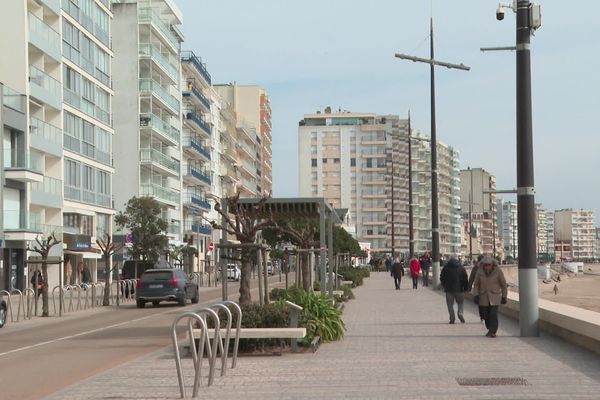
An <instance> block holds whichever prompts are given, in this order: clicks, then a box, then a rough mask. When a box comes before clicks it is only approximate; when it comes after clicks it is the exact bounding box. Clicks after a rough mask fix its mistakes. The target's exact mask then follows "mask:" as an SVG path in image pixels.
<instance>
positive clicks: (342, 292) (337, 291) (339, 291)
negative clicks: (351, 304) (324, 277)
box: [333, 290, 344, 296]
mask: <svg viewBox="0 0 600 400" xmlns="http://www.w3.org/2000/svg"><path fill="white" fill-rule="evenodd" d="M333 295H334V296H343V295H344V291H343V290H334V291H333Z"/></svg>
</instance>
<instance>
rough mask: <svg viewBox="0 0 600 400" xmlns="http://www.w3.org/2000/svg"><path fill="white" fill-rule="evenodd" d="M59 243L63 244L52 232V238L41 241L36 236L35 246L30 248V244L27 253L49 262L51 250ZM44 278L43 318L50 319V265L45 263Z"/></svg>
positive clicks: (43, 265)
mask: <svg viewBox="0 0 600 400" xmlns="http://www.w3.org/2000/svg"><path fill="white" fill-rule="evenodd" d="M59 243H61V241H60V240H58V239H57V238H56V236H55V234H54V232H52V233H51V234H50V236H48V237H47V238H42V239H41V240H40V237H39V236H36V238H35V246H34V247H30V246H29V244H28V245H27V251H31V252H33V253H38V254H39V255H40V257H41V258H42V261H47V260H48V254H49V253H50V250H51V249H52V247H54V246H56V245H57V244H59ZM42 276H43V277H44V286H43V288H42V317H48V316H49V315H50V312H49V307H48V265H47V264H46V263H45V262H43V263H42Z"/></svg>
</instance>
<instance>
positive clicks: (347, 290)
mask: <svg viewBox="0 0 600 400" xmlns="http://www.w3.org/2000/svg"><path fill="white" fill-rule="evenodd" d="M339 290H341V291H343V292H344V293H343V294H342V295H341V296H335V297H336V300H337V301H338V302H347V301H348V300H352V299H354V293H352V289H351V288H350V286H346V285H342V286H340V288H339Z"/></svg>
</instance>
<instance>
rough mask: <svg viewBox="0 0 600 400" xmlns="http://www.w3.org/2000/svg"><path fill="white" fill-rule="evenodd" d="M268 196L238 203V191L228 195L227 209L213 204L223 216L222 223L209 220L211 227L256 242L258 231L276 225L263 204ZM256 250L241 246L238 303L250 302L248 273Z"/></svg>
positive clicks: (248, 241)
mask: <svg viewBox="0 0 600 400" xmlns="http://www.w3.org/2000/svg"><path fill="white" fill-rule="evenodd" d="M269 198H270V196H268V195H267V196H263V197H261V198H260V200H259V201H258V202H256V203H253V204H250V203H244V204H240V202H239V199H240V193H239V192H238V193H237V194H236V195H235V196H233V197H228V198H227V199H226V201H227V208H228V209H227V211H225V210H223V209H222V208H221V205H220V204H219V203H216V204H215V211H217V212H218V213H219V214H220V215H221V217H222V218H223V222H224V223H222V224H218V223H217V222H215V221H212V222H211V225H212V227H213V229H220V230H223V231H225V232H227V233H228V234H230V235H234V236H235V237H236V238H237V240H239V241H240V243H242V244H253V243H255V242H256V235H257V234H258V232H260V231H262V230H263V229H266V228H274V227H275V226H276V224H275V221H274V220H273V217H272V214H270V213H268V212H267V208H266V206H265V204H266V202H267V200H269ZM255 251H256V250H255V249H251V248H247V247H244V248H242V252H241V253H242V272H241V276H240V299H239V302H240V305H241V304H249V303H251V302H252V297H251V295H250V275H251V274H252V259H253V254H254V252H255Z"/></svg>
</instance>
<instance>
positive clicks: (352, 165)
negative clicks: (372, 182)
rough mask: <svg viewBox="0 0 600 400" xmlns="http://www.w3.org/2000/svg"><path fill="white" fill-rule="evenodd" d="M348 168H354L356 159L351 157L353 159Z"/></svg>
mask: <svg viewBox="0 0 600 400" xmlns="http://www.w3.org/2000/svg"><path fill="white" fill-rule="evenodd" d="M350 166H351V167H356V158H354V157H353V158H351V159H350Z"/></svg>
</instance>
